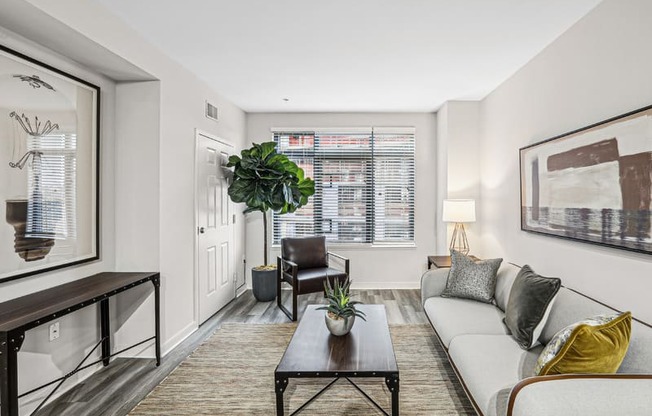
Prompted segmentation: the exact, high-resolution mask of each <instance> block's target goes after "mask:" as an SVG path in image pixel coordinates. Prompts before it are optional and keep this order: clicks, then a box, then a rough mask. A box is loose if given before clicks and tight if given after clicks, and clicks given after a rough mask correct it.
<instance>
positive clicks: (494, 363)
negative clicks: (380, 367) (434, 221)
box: [421, 262, 652, 416]
mask: <svg viewBox="0 0 652 416" xmlns="http://www.w3.org/2000/svg"><path fill="white" fill-rule="evenodd" d="M448 271H449V269H433V270H429V271H427V272H426V273H425V274H424V275H423V277H422V279H421V297H422V302H423V307H424V309H425V312H426V315H427V316H428V319H429V320H430V323H431V324H432V326H433V328H434V330H435V332H436V334H437V337H438V338H439V341H440V342H441V344H442V346H443V347H444V349H445V350H446V352H447V354H448V358H449V360H450V362H451V364H452V365H453V368H454V369H455V372H456V373H457V376H458V377H459V379H460V381H461V382H462V384H463V386H464V389H465V391H466V393H467V395H468V396H469V399H470V400H471V402H472V403H473V405H474V407H475V409H476V412H477V413H478V414H479V415H484V416H504V415H508V416H544V415H545V416H550V415H591V416H596V415H598V416H600V415H605V416H606V415H627V416H637V415H641V416H643V415H652V327H650V326H647V325H645V324H643V323H641V322H638V321H635V320H633V321H632V335H631V341H630V346H629V350H628V352H627V355H626V357H625V360H624V361H623V363H622V365H621V367H620V369H619V371H618V374H611V375H562V376H537V377H534V376H533V369H534V366H535V364H536V360H537V358H538V356H539V353H540V352H541V350H542V349H543V346H541V345H540V346H537V347H535V348H533V349H532V350H530V351H525V350H523V349H521V348H520V347H519V346H518V345H517V343H516V341H514V340H513V338H512V337H511V336H510V335H509V333H508V330H507V328H506V327H505V325H504V324H503V321H502V319H503V317H504V310H505V306H506V305H507V300H508V298H509V292H510V289H511V286H512V283H513V282H514V279H515V277H516V275H517V274H518V271H519V267H517V266H514V265H512V264H509V263H505V262H503V264H502V266H501V267H500V269H499V271H498V278H497V282H496V295H495V303H496V305H491V304H486V303H481V302H476V301H473V300H466V299H456V298H442V297H441V296H440V294H441V293H442V291H443V290H444V288H445V287H446V280H447V278H448ZM561 277H562V281H563V276H561ZM613 312H614V310H613V309H611V308H609V307H608V306H606V305H603V304H601V303H598V302H597V301H594V300H592V299H590V298H588V297H586V296H584V295H582V294H580V293H579V292H575V291H573V290H571V289H568V288H565V287H562V288H561V289H560V291H559V294H558V296H557V300H556V301H555V303H554V304H553V307H552V310H551V313H550V316H549V318H548V321H547V323H546V326H545V328H544V330H543V332H542V334H541V337H540V338H539V340H540V341H541V343H542V344H543V345H545V344H546V343H547V342H549V341H550V339H551V338H552V337H553V336H554V335H555V333H557V331H559V330H560V329H562V328H564V327H566V326H567V325H569V324H572V323H574V322H577V321H580V320H582V319H585V318H588V317H591V316H594V315H598V314H602V313H613Z"/></svg>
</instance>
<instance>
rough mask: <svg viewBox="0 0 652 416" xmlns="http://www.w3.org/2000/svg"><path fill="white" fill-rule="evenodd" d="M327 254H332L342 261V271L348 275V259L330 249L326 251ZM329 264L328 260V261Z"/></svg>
mask: <svg viewBox="0 0 652 416" xmlns="http://www.w3.org/2000/svg"><path fill="white" fill-rule="evenodd" d="M327 253H328V255H329V256H333V257H335V258H338V259H340V260H343V261H344V272H345V273H346V276H347V277H348V276H349V259H348V258H347V257H344V256H341V255H339V254H335V253H333V252H332V251H329V252H327ZM328 263H329V264H330V260H329V262H328Z"/></svg>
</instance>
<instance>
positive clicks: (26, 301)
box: [0, 272, 158, 331]
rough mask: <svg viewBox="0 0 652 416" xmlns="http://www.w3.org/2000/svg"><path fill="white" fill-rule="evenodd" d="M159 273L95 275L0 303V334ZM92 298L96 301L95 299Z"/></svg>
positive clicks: (109, 273) (91, 301)
mask: <svg viewBox="0 0 652 416" xmlns="http://www.w3.org/2000/svg"><path fill="white" fill-rule="evenodd" d="M156 275H158V273H111V272H105V273H98V274H95V275H93V276H89V277H86V278H83V279H79V280H75V281H73V282H70V283H66V284H63V285H59V286H55V287H53V288H51V289H46V290H42V291H40V292H35V293H31V294H29V295H26V296H22V297H20V298H16V299H12V300H8V301H6V302H2V303H0V331H11V330H13V329H16V328H20V327H21V326H23V325H25V324H28V323H30V322H34V321H35V320H38V319H40V318H41V317H45V316H48V315H50V314H52V313H57V312H59V311H63V310H65V309H66V308H70V307H73V306H75V305H78V304H79V303H80V302H90V303H93V302H96V301H99V300H100V298H99V297H100V296H103V295H105V294H110V293H111V292H113V291H116V292H117V291H119V290H122V289H124V288H125V286H129V285H134V286H135V285H136V284H138V283H141V282H142V281H143V280H149V279H151V278H152V277H153V276H156ZM94 297H97V298H96V299H94Z"/></svg>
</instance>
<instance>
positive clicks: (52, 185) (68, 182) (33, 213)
mask: <svg viewBox="0 0 652 416" xmlns="http://www.w3.org/2000/svg"><path fill="white" fill-rule="evenodd" d="M27 143H28V150H29V151H32V152H33V155H34V159H33V161H32V168H31V169H30V170H29V175H28V178H27V192H28V196H29V197H28V203H27V227H26V235H27V236H28V237H32V238H54V239H66V238H74V237H76V234H77V227H76V222H75V218H76V215H75V209H76V206H77V203H76V192H75V189H76V177H77V174H76V169H77V157H76V153H77V136H76V135H75V134H53V135H47V136H29V139H28V142H27Z"/></svg>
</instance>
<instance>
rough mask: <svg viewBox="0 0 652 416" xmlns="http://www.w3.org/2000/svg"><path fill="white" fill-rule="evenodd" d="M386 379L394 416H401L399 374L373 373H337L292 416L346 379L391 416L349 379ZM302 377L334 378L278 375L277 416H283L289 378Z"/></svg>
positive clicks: (292, 415) (299, 374) (381, 409)
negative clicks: (284, 398)
mask: <svg viewBox="0 0 652 416" xmlns="http://www.w3.org/2000/svg"><path fill="white" fill-rule="evenodd" d="M353 376H355V377H385V384H387V388H388V389H389V391H390V393H391V394H392V416H399V412H398V392H399V378H398V373H391V374H379V373H372V374H364V375H361V374H357V373H354V374H353V375H348V376H347V375H338V374H337V373H336V374H335V379H334V380H333V381H331V382H330V383H328V384H327V385H326V386H325V387H324V388H323V389H321V390H320V391H319V392H318V393H317V394H315V395H314V396H312V397H311V398H310V399H308V401H307V402H305V403H304V404H302V405H301V406H300V407H299V408H298V409H297V410H295V411H294V412H292V413H291V414H290V416H294V415H297V414H299V413H300V412H301V411H302V410H303V409H305V408H306V406H308V405H309V404H310V403H312V402H313V401H314V400H315V399H316V398H318V397H319V396H321V395H322V393H324V392H325V391H326V390H328V389H329V388H330V387H331V386H332V385H333V384H335V382H337V380H339V379H341V378H344V379H345V380H346V381H348V382H349V383H351V385H352V386H353V387H355V388H356V389H357V390H358V391H359V392H360V393H362V395H363V396H364V397H366V398H367V400H369V401H370V402H371V403H372V404H373V405H374V406H376V408H377V409H378V410H380V411H381V412H382V413H383V414H384V415H386V416H389V413H387V412H386V411H385V409H383V408H382V407H380V405H379V404H378V403H376V402H375V401H374V399H372V398H371V397H369V395H368V394H367V393H365V392H364V390H362V389H361V388H360V387H359V386H358V385H357V384H355V383H354V382H353V381H351V379H350V378H349V377H353ZM300 377H332V375H323V376H320V375H319V373H316V374H314V375H312V374H301V373H297V374H293V375H287V376H283V375H280V374H278V373H277V374H276V383H275V390H276V415H277V416H283V414H284V412H285V409H284V406H283V393H284V392H285V389H286V388H287V385H288V379H289V378H300Z"/></svg>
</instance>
